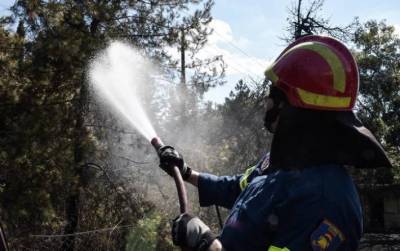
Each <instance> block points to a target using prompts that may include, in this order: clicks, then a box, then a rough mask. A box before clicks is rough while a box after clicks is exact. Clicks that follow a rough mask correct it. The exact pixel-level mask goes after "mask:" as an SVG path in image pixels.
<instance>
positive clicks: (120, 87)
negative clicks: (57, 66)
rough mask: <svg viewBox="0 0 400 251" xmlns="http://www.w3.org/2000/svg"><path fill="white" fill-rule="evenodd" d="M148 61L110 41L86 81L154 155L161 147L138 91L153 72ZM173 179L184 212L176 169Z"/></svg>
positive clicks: (183, 190) (183, 193)
mask: <svg viewBox="0 0 400 251" xmlns="http://www.w3.org/2000/svg"><path fill="white" fill-rule="evenodd" d="M152 68H153V67H152V64H151V62H150V61H149V60H148V59H147V58H145V57H144V56H143V55H141V54H140V53H139V52H138V51H137V50H136V49H135V48H132V47H131V46H129V45H127V44H125V43H122V42H113V43H111V44H110V45H109V46H108V47H107V49H106V50H105V51H103V52H102V53H101V54H99V55H98V56H97V57H95V58H94V60H93V61H92V63H91V65H90V67H89V81H90V83H91V84H92V85H93V87H94V90H95V91H96V94H98V98H100V99H104V100H105V101H106V102H107V103H108V104H109V105H110V106H111V107H113V108H114V110H116V112H118V113H119V114H120V115H122V116H123V117H124V118H125V119H126V120H127V121H128V122H129V123H130V124H131V125H132V126H133V127H135V128H136V130H138V132H140V133H141V134H142V135H143V136H144V137H145V138H146V139H147V140H148V141H149V142H150V143H151V144H152V145H153V147H154V148H155V150H156V151H157V153H159V149H160V148H161V147H162V146H163V145H164V144H163V143H162V141H161V139H160V138H158V137H157V134H156V132H155V130H154V128H153V126H152V125H151V123H150V120H149V118H148V117H147V115H146V112H145V109H144V108H143V106H142V104H141V102H140V99H139V96H138V94H139V90H138V89H139V88H140V87H143V85H145V84H146V82H145V81H144V79H145V78H146V75H148V74H149V73H151V71H152ZM173 178H174V180H175V184H176V187H177V190H178V198H179V204H180V212H181V213H186V212H187V195H186V188H185V185H184V182H183V179H182V176H181V173H180V172H179V169H178V167H173Z"/></svg>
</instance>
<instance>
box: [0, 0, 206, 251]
mask: <svg viewBox="0 0 400 251" xmlns="http://www.w3.org/2000/svg"><path fill="white" fill-rule="evenodd" d="M199 3H201V1H197V0H179V1H142V0H140V1H128V0H126V1H125V0H121V1H111V0H110V1H99V0H91V1H78V0H63V1H28V0H19V1H16V3H15V4H14V5H13V7H12V8H11V10H12V12H13V16H12V17H4V18H2V26H1V29H0V36H1V40H0V41H1V46H2V47H3V48H6V47H7V50H1V54H2V57H1V60H2V61H4V62H2V65H1V68H0V71H1V74H2V76H3V75H4V76H7V77H4V78H3V77H2V80H1V81H2V85H1V93H0V96H1V97H2V99H1V100H2V103H1V104H0V109H1V110H2V114H3V115H4V116H2V118H1V119H0V120H1V124H2V125H3V127H2V133H3V134H4V135H5V137H2V138H1V140H0V144H1V145H0V146H1V148H0V152H1V156H0V158H1V159H0V160H1V165H2V169H1V175H0V176H1V177H5V180H6V181H5V183H6V185H5V187H4V188H3V187H2V188H1V190H0V201H1V205H2V208H3V210H2V211H1V216H2V218H4V219H5V222H6V225H7V231H8V232H9V236H12V238H11V239H10V240H11V244H12V245H11V246H12V248H14V249H19V248H22V247H23V246H29V247H31V248H36V249H43V246H41V245H43V244H44V243H43V242H39V241H37V242H33V241H32V240H31V239H27V236H28V234H32V233H38V232H61V231H63V232H64V233H65V234H73V233H75V232H76V231H77V230H78V229H80V230H86V229H92V228H96V227H99V226H97V225H96V224H99V223H103V224H116V223H117V222H134V221H135V220H137V218H139V217H143V214H144V213H145V212H146V211H148V210H150V209H151V208H152V206H150V205H148V203H146V201H145V200H144V199H143V198H141V197H140V196H138V197H135V198H132V197H131V196H128V195H130V194H132V193H133V194H134V193H135V191H134V190H132V189H126V188H121V187H122V186H121V184H112V183H113V182H115V179H111V178H110V177H112V175H110V174H109V173H107V172H108V171H110V170H111V169H112V167H113V166H112V165H110V164H107V163H109V162H110V160H109V159H107V156H110V155H109V154H107V153H105V152H106V151H107V149H108V148H107V147H104V145H112V144H117V143H118V142H115V141H114V140H117V141H118V137H117V139H115V138H113V139H112V140H113V141H111V140H110V138H107V137H103V138H102V137H101V136H102V129H104V128H106V127H107V124H102V125H103V126H104V127H101V128H102V129H96V130H94V129H93V128H100V127H98V126H99V125H100V124H101V123H103V122H105V121H104V120H101V121H100V120H98V119H99V117H101V116H97V115H98V114H93V113H92V112H91V110H90V109H92V108H93V107H94V106H93V105H91V104H90V101H91V100H90V95H88V86H87V83H86V80H85V70H86V65H87V63H88V62H89V61H90V59H91V57H92V55H93V54H94V53H95V52H96V51H97V50H99V49H101V48H104V47H105V46H106V45H107V43H108V41H110V40H113V39H124V40H126V41H129V42H130V43H132V44H134V45H135V46H137V47H139V48H141V49H143V50H144V51H146V53H147V54H148V55H150V56H151V57H152V58H153V59H154V60H156V61H158V62H159V63H160V64H161V65H165V66H170V65H171V64H172V65H173V64H174V62H173V60H171V57H170V55H169V54H168V53H167V52H166V50H165V48H166V46H173V45H176V44H177V43H178V42H179V40H178V38H179V37H178V34H179V30H180V28H181V27H182V25H183V23H185V24H186V25H189V26H190V27H191V29H193V30H197V29H198V27H199V26H201V25H202V23H201V22H200V21H199V18H201V15H202V14H201V13H209V9H210V8H211V6H212V1H208V2H207V4H206V6H205V9H207V11H205V12H202V11H201V10H200V11H198V12H196V13H198V14H196V13H195V14H194V17H190V15H189V16H188V17H187V18H186V19H184V20H182V19H181V17H180V14H179V11H180V10H182V9H187V6H189V5H192V4H193V5H194V6H195V5H197V4H199ZM196 15H199V16H198V17H196ZM205 18H206V19H209V14H205ZM7 24H8V25H9V26H8V27H9V28H8V29H7V28H6V27H7V26H6V25H7ZM13 24H18V28H17V31H16V32H15V31H13V29H12V28H11V27H13ZM202 29H203V28H202ZM202 41H203V40H202ZM193 43H195V42H193ZM149 96H151V94H149ZM106 121H110V119H109V118H108V120H106ZM88 124H89V125H94V127H93V126H87V125H88ZM114 129H117V130H118V128H114ZM109 140H110V141H109ZM134 143H136V142H134ZM138 144H139V142H138ZM90 160H96V161H99V162H103V163H104V165H102V167H103V169H104V170H105V171H104V170H98V169H96V168H93V166H90V165H87V162H89V161H90ZM125 162H126V161H125ZM116 163H122V160H119V162H116ZM125 165H126V163H125ZM104 166H105V167H104ZM3 167H4V168H3ZM96 170H97V171H96ZM95 177H99V179H100V181H101V182H104V183H105V184H107V186H105V187H111V188H116V187H117V188H121V189H113V190H118V191H120V193H116V194H115V196H109V195H108V194H107V192H108V191H107V190H104V189H102V187H99V186H95V185H93V183H91V182H95V181H94V180H96V179H95ZM96 182H99V181H98V180H97V181H96ZM92 190H93V191H92ZM127 198H128V199H127ZM102 199H104V200H102ZM127 200H128V202H127ZM129 200H133V202H132V201H131V203H129ZM121 201H124V202H121ZM136 202H137V203H136ZM118 203H119V204H118ZM121 203H122V204H121ZM114 205H120V207H115V206H114ZM93 208H97V209H98V210H93ZM89 209H92V210H89ZM127 209H128V210H127ZM124 212H130V213H129V214H128V213H124ZM88 218H92V219H96V220H93V221H89V220H86V219H88ZM99 219H104V220H103V221H100V220H99ZM101 227H103V226H101ZM22 238H23V239H22ZM21 239H22V240H21ZM122 239H123V238H122ZM99 243H100V242H99ZM118 243H121V245H122V244H123V243H124V242H123V241H121V240H119V241H118ZM58 244H59V242H54V245H55V246H56V247H57V248H59V247H60V246H59V245H58ZM77 245H78V244H77V240H76V238H75V236H74V235H68V236H67V237H66V238H65V239H64V241H63V245H62V249H63V250H74V249H75V248H76V247H77ZM117 247H118V245H115V248H117ZM86 248H89V247H86ZM91 248H92V249H93V247H91ZM97 248H100V247H99V246H97ZM107 249H108V247H107Z"/></svg>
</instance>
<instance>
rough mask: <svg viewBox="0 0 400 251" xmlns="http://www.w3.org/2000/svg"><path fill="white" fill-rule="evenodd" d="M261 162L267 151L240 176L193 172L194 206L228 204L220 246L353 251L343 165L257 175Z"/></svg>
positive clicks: (356, 232) (350, 196) (352, 204)
mask: <svg viewBox="0 0 400 251" xmlns="http://www.w3.org/2000/svg"><path fill="white" fill-rule="evenodd" d="M266 162H267V156H266V157H264V158H263V159H262V160H261V161H260V162H259V163H258V164H257V165H256V166H254V167H252V168H249V169H248V170H247V171H246V173H244V174H243V175H237V176H221V177H218V176H214V175H210V174H205V173H202V174H200V176H199V180H198V189H199V200H200V205H201V206H210V205H218V206H222V207H225V208H228V209H230V214H229V216H228V218H227V220H226V222H225V224H224V227H223V229H222V232H221V235H220V236H219V240H220V241H221V243H222V245H223V247H224V248H225V250H227V251H236V250H237V251H239V250H241V251H243V250H254V251H261V250H262V251H268V250H272V251H275V250H283V251H288V250H290V251H309V250H310V251H311V250H327V251H333V250H340V251H355V250H357V247H358V243H359V239H360V238H361V234H362V211H361V205H360V200H359V197H358V194H357V191H356V188H355V186H354V183H353V181H352V179H351V177H350V176H349V175H348V174H347V172H346V170H345V169H344V168H343V167H341V166H338V165H324V166H315V167H310V168H306V169H304V170H288V171H284V170H277V171H274V172H270V173H268V174H265V175H263V169H264V168H263V167H265V163H266ZM263 163H264V164H263Z"/></svg>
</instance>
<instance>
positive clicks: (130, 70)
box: [89, 42, 156, 141]
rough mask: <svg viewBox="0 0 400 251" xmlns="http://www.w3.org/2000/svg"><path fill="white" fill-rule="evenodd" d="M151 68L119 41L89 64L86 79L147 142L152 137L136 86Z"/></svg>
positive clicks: (144, 60)
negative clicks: (87, 77) (87, 78)
mask: <svg viewBox="0 0 400 251" xmlns="http://www.w3.org/2000/svg"><path fill="white" fill-rule="evenodd" d="M151 71H152V64H151V62H150V60H148V59H147V58H145V57H144V56H143V55H141V54H140V52H139V51H138V50H136V49H135V48H133V47H132V46H129V45H127V44H125V43H123V42H112V43H111V44H110V45H109V46H108V47H107V48H106V49H105V50H104V51H102V52H101V53H99V54H98V55H97V56H96V57H95V58H94V60H93V61H92V62H91V64H90V66H89V81H90V83H91V84H92V85H93V87H94V90H95V91H96V93H97V94H98V96H99V97H100V98H102V99H104V100H105V101H106V102H107V103H109V104H110V105H111V106H112V107H113V108H114V109H115V111H116V112H118V113H120V114H121V115H122V116H123V117H124V118H125V119H126V120H127V121H128V122H129V123H130V124H131V125H132V126H133V127H134V128H135V129H136V130H137V131H138V132H139V133H141V134H142V135H143V136H144V137H145V138H146V139H148V140H149V141H150V140H151V139H152V138H153V137H155V136H156V132H155V130H154V128H153V126H152V124H151V123H150V120H149V118H148V116H147V115H146V112H145V110H144V108H143V106H142V104H141V102H140V100H141V98H140V91H139V90H140V87H141V86H143V85H146V80H145V78H146V76H147V75H148V74H149V73H150V72H151Z"/></svg>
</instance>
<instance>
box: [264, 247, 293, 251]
mask: <svg viewBox="0 0 400 251" xmlns="http://www.w3.org/2000/svg"><path fill="white" fill-rule="evenodd" d="M268 251H290V250H289V249H288V248H278V247H275V246H270V247H269V248H268Z"/></svg>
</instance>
